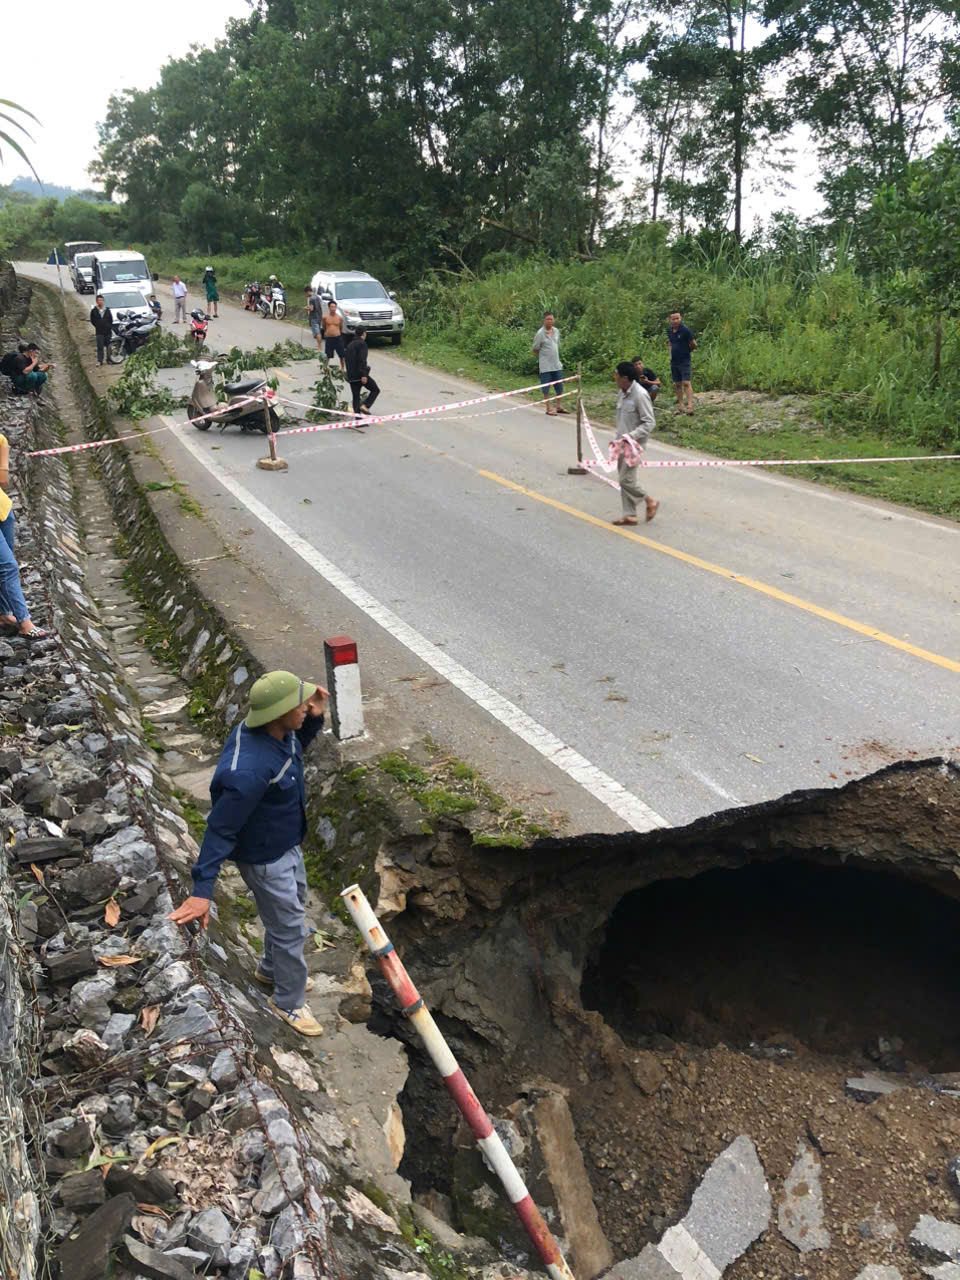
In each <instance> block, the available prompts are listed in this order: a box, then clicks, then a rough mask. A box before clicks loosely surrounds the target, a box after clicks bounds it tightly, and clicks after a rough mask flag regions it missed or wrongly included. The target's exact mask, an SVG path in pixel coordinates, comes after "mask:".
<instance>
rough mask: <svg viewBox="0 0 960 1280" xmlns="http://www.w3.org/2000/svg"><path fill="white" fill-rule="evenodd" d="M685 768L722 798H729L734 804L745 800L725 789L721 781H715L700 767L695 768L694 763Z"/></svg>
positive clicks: (686, 765) (740, 803)
mask: <svg viewBox="0 0 960 1280" xmlns="http://www.w3.org/2000/svg"><path fill="white" fill-rule="evenodd" d="M684 768H685V769H687V770H688V771H689V772H690V773H692V774H693V776H694V777H695V778H696V779H697V780H698V781H699V782H702V783H703V785H704V786H705V787H707V788H708V789H709V790H710V791H713V792H714V793H715V794H716V795H718V796H719V797H720V799H721V800H727V801H728V802H729V803H730V804H733V805H742V804H743V801H742V800H741V799H740V798H739V797H738V796H735V795H734V794H733V792H732V791H725V790H724V788H723V787H721V785H720V783H719V782H714V780H713V778H710V777H708V776H707V774H705V773H702V772H701V771H700V770H699V769H695V768H694V767H693V765H692V764H685V765H684Z"/></svg>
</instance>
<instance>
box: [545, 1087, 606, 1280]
mask: <svg viewBox="0 0 960 1280" xmlns="http://www.w3.org/2000/svg"><path fill="white" fill-rule="evenodd" d="M533 1118H534V1124H535V1125H536V1131H537V1140H538V1141H539V1143H540V1153H541V1155H542V1156H543V1162H544V1165H545V1166H546V1172H547V1177H548V1178H549V1179H550V1185H551V1186H552V1187H553V1192H554V1195H555V1196H556V1197H557V1208H558V1209H559V1211H560V1221H561V1223H562V1224H563V1234H564V1236H565V1238H566V1240H567V1242H568V1245H569V1250H570V1257H569V1261H570V1264H571V1266H572V1268H573V1270H574V1272H575V1273H576V1275H578V1276H581V1277H583V1280H593V1277H594V1276H597V1275H599V1274H600V1273H601V1272H602V1271H604V1270H606V1268H607V1267H609V1266H610V1263H611V1262H612V1261H613V1250H612V1249H611V1247H610V1242H609V1240H608V1239H607V1237H606V1236H605V1235H604V1233H603V1228H602V1227H601V1226H600V1219H599V1217H598V1216H597V1206H596V1204H595V1203H594V1199H593V1189H592V1187H591V1186H590V1179H589V1177H588V1175H587V1169H586V1165H585V1164H584V1163H583V1155H582V1153H581V1151H580V1145H579V1143H578V1142H577V1135H576V1132H575V1130H574V1127H573V1117H572V1116H571V1114H570V1107H569V1105H568V1104H567V1100H566V1098H565V1097H564V1096H563V1094H562V1093H560V1092H559V1091H551V1092H549V1093H545V1094H544V1096H543V1097H542V1098H540V1099H539V1100H538V1101H537V1104H536V1107H535V1108H534V1112H533Z"/></svg>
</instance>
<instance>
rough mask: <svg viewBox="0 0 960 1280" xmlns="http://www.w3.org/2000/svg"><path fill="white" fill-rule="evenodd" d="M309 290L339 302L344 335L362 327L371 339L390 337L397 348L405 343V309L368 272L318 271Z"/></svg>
mask: <svg viewBox="0 0 960 1280" xmlns="http://www.w3.org/2000/svg"><path fill="white" fill-rule="evenodd" d="M310 288H311V289H313V291H314V293H319V294H320V295H321V296H322V297H324V298H327V299H330V300H332V301H334V302H336V304H337V310H338V311H339V313H340V315H341V316H342V317H343V329H344V333H347V334H351V333H354V332H355V331H356V329H357V328H358V327H359V326H360V325H363V327H364V328H365V329H366V331H367V337H368V338H372V337H380V336H383V337H385V338H386V337H389V339H390V341H391V342H392V343H393V345H394V346H395V347H399V345H400V343H401V342H402V341H403V323H404V322H403V310H402V308H401V307H400V304H399V303H398V302H397V301H396V294H394V293H388V292H387V290H386V289H385V288H384V287H383V285H382V284H381V283H380V281H379V280H376V279H374V277H373V276H371V275H368V273H367V272H366V271H318V272H317V274H316V275H315V276H314V277H313V279H312V280H311V281H310Z"/></svg>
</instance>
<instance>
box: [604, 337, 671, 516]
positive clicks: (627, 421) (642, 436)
mask: <svg viewBox="0 0 960 1280" xmlns="http://www.w3.org/2000/svg"><path fill="white" fill-rule="evenodd" d="M614 381H615V382H616V384H617V386H618V387H619V388H620V392H619V394H618V396H617V429H616V439H615V440H614V442H613V444H612V445H611V449H612V450H614V451H615V452H616V454H617V476H618V479H619V481H620V501H621V504H622V506H623V515H621V517H620V519H619V520H614V521H613V523H614V524H636V523H637V503H638V502H642V503H643V504H644V506H645V507H646V518H647V521H648V522H649V521H651V520H652V519H653V517H654V516H655V515H656V514H657V508H658V507H659V506H660V503H659V501H658V500H657V499H656V498H651V497H650V495H649V494H647V493H644V491H643V489H641V488H640V482H639V480H638V479H637V471H638V469H639V459H638V458H637V450H638V449H640V450H642V449H643V446H644V445H645V444H646V443H647V437H648V436H649V435H650V432H651V431H653V430H654V428H655V427H656V419H655V418H654V416H653V404H652V403H651V401H650V397H649V396H648V395H647V393H646V391H645V390H644V389H643V387H642V386H641V385H640V383H639V381H638V380H637V371H636V368H635V367H634V365H633V364H632V363H631V361H629V360H621V362H620V363H619V364H618V365H617V370H616V373H615V374H614Z"/></svg>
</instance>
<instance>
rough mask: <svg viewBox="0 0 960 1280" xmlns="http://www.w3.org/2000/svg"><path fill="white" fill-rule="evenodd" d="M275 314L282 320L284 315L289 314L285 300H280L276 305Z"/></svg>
mask: <svg viewBox="0 0 960 1280" xmlns="http://www.w3.org/2000/svg"><path fill="white" fill-rule="evenodd" d="M274 314H275V315H276V317H277V319H278V320H282V319H283V317H284V316H285V315H286V314H287V304H286V303H285V302H278V303H277V305H276V307H275V308H274Z"/></svg>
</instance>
